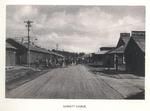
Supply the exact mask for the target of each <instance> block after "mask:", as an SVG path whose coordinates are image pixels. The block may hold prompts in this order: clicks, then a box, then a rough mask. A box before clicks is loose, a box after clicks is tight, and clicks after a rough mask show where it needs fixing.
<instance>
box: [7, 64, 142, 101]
mask: <svg viewBox="0 0 150 111" xmlns="http://www.w3.org/2000/svg"><path fill="white" fill-rule="evenodd" d="M105 80H106V81H105ZM114 83H115V87H114V86H113V85H112V84H114ZM119 83H121V82H118V81H117V82H115V79H113V81H112V82H111V79H110V78H107V77H101V76H97V75H94V74H93V73H91V72H89V70H88V69H87V68H86V67H85V66H83V65H77V66H70V67H68V68H57V69H54V70H52V71H50V72H48V73H46V74H44V75H42V76H39V77H38V78H36V79H34V80H32V81H30V82H27V83H25V84H23V85H22V86H20V87H18V88H16V89H13V90H11V91H10V92H7V93H6V97H7V98H47V99H49V98H54V99H56V98H59V99H121V98H125V96H126V95H128V94H131V93H132V92H133V93H137V92H140V91H141V88H138V86H135V85H134V84H132V83H131V82H130V83H129V82H123V83H121V87H122V89H120V88H119V87H120V86H119V85H118V84H119ZM124 91H125V94H124ZM128 91H129V93H128Z"/></svg>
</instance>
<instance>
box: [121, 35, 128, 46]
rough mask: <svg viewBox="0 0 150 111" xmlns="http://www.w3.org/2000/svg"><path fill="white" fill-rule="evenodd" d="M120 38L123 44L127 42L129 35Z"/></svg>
mask: <svg viewBox="0 0 150 111" xmlns="http://www.w3.org/2000/svg"><path fill="white" fill-rule="evenodd" d="M121 39H122V40H123V42H124V43H125V44H127V43H128V42H129V40H130V37H121Z"/></svg>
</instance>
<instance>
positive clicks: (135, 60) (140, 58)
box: [125, 31, 145, 76]
mask: <svg viewBox="0 0 150 111" xmlns="http://www.w3.org/2000/svg"><path fill="white" fill-rule="evenodd" d="M140 32H141V33H140ZM140 32H137V34H136V32H135V31H134V32H133V35H132V37H131V38H130V40H129V42H128V45H127V46H126V49H125V58H126V70H127V71H128V72H129V73H133V74H136V75H140V76H145V32H143V31H140Z"/></svg>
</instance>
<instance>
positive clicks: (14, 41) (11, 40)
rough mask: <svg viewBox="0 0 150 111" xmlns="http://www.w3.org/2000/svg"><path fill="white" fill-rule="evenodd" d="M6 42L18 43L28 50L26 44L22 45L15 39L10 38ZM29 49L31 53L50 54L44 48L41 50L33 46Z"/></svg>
mask: <svg viewBox="0 0 150 111" xmlns="http://www.w3.org/2000/svg"><path fill="white" fill-rule="evenodd" d="M6 41H8V42H9V43H10V42H13V43H16V44H18V45H20V46H22V47H24V48H25V49H28V44H26V43H21V42H20V41H17V40H15V39H13V38H8V39H7V40H6ZM29 48H30V50H31V51H36V52H42V53H49V51H48V50H46V49H44V48H40V47H37V46H33V45H31V44H30V45H29Z"/></svg>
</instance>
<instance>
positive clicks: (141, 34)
mask: <svg viewBox="0 0 150 111" xmlns="http://www.w3.org/2000/svg"><path fill="white" fill-rule="evenodd" d="M131 33H132V37H133V36H136V37H137V36H145V31H132V32H131Z"/></svg>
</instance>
